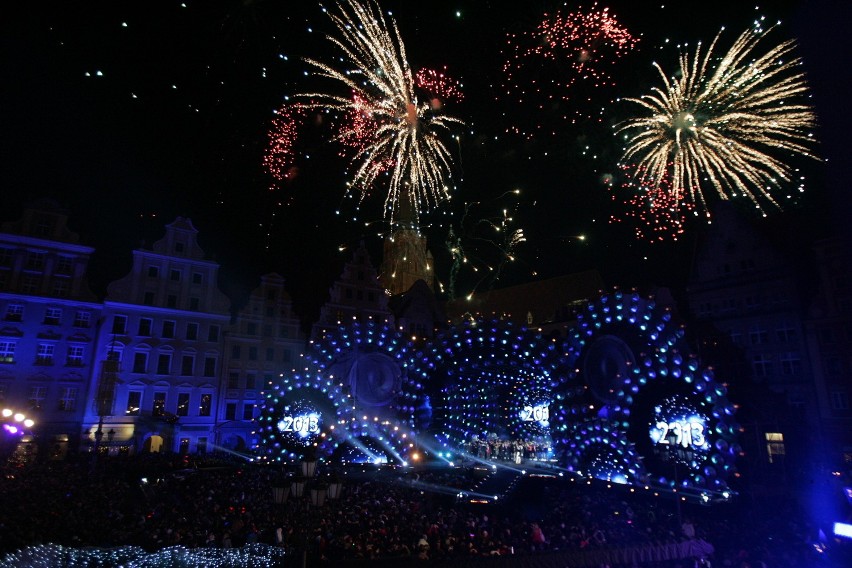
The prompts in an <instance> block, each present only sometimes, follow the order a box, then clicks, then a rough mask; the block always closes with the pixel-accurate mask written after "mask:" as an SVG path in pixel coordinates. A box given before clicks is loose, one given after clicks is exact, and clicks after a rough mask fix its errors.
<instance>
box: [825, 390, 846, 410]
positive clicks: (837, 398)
mask: <svg viewBox="0 0 852 568" xmlns="http://www.w3.org/2000/svg"><path fill="white" fill-rule="evenodd" d="M829 397H830V398H831V408H832V410H849V395H848V394H847V393H846V392H845V391H840V390H835V391H831V394H830V395H829Z"/></svg>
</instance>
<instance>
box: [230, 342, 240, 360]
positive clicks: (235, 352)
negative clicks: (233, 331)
mask: <svg viewBox="0 0 852 568" xmlns="http://www.w3.org/2000/svg"><path fill="white" fill-rule="evenodd" d="M240 355H241V353H240V346H239V345H234V346H232V347H231V359H235V360H239V358H240Z"/></svg>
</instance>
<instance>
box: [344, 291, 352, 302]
mask: <svg viewBox="0 0 852 568" xmlns="http://www.w3.org/2000/svg"><path fill="white" fill-rule="evenodd" d="M345 296H346V299H347V300H351V299H352V288H347V289H346V293H345Z"/></svg>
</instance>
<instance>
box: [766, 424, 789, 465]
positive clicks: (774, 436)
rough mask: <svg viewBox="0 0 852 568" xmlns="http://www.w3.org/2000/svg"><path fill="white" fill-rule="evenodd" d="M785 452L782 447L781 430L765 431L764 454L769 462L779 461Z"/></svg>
mask: <svg viewBox="0 0 852 568" xmlns="http://www.w3.org/2000/svg"><path fill="white" fill-rule="evenodd" d="M786 453H787V451H786V449H785V448H784V434H782V433H781V432H767V433H766V454H767V457H768V458H769V463H779V462H781V461H782V460H783V458H784V455H785V454H786Z"/></svg>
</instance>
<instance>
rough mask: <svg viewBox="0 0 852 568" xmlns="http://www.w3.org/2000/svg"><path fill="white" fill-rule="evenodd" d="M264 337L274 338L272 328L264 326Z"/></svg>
mask: <svg viewBox="0 0 852 568" xmlns="http://www.w3.org/2000/svg"><path fill="white" fill-rule="evenodd" d="M263 337H272V326H271V325H264V326H263Z"/></svg>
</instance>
